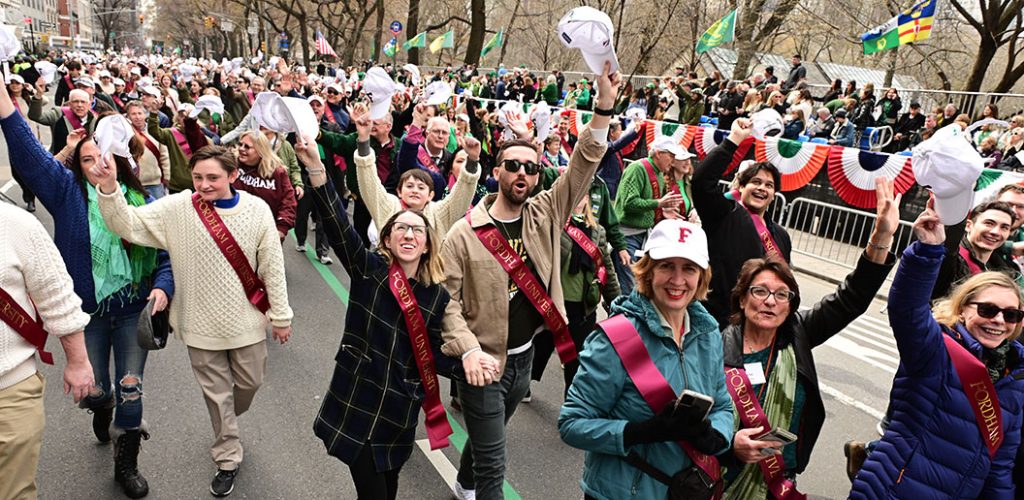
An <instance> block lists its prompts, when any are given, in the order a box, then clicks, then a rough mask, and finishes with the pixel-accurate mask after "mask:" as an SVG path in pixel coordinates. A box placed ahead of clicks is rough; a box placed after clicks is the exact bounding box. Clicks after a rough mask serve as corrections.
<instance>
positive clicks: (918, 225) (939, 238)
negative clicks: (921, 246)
mask: <svg viewBox="0 0 1024 500" xmlns="http://www.w3.org/2000/svg"><path fill="white" fill-rule="evenodd" d="M914 235H916V236H917V239H918V240H919V241H920V242H921V243H925V244H928V245H941V244H943V243H944V242H945V241H946V227H945V226H943V225H942V221H940V220H939V214H938V213H937V212H936V211H935V197H934V196H931V195H930V197H929V198H928V205H927V207H926V208H925V209H924V211H923V212H921V215H918V216H917V220H915V221H914Z"/></svg>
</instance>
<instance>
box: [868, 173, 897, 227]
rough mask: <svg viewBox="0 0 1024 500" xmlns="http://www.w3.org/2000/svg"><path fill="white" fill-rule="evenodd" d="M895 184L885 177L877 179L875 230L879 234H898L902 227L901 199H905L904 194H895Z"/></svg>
mask: <svg viewBox="0 0 1024 500" xmlns="http://www.w3.org/2000/svg"><path fill="white" fill-rule="evenodd" d="M894 186H895V183H894V182H893V181H891V180H889V179H886V178H884V177H878V178H876V179H875V199H876V200H877V203H876V210H877V215H876V216H875V232H876V233H877V234H878V235H879V236H884V237H890V236H892V235H894V234H896V230H897V229H899V227H900V200H901V199H903V195H902V194H897V195H895V196H894V195H893V193H894V191H895V188H894Z"/></svg>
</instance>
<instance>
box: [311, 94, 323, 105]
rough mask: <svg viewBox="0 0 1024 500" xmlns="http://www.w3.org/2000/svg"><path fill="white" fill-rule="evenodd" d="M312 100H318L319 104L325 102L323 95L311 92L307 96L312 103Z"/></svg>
mask: <svg viewBox="0 0 1024 500" xmlns="http://www.w3.org/2000/svg"><path fill="white" fill-rule="evenodd" d="M313 101H316V102H319V103H320V105H321V106H323V105H324V104H326V103H327V101H326V100H324V98H323V96H321V95H320V94H313V95H311V96H309V102H310V103H311V104H312V102H313Z"/></svg>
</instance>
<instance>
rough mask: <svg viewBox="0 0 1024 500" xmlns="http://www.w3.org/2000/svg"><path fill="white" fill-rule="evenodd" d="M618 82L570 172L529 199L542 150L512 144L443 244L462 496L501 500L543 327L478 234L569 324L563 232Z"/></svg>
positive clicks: (603, 86) (600, 151)
mask: <svg viewBox="0 0 1024 500" xmlns="http://www.w3.org/2000/svg"><path fill="white" fill-rule="evenodd" d="M618 82H619V76H618V73H615V74H612V75H610V76H609V75H608V70H607V69H606V70H605V74H603V75H602V76H601V77H599V78H598V84H599V88H600V97H599V98H598V101H597V108H598V109H597V110H596V111H595V114H594V117H593V119H592V120H591V121H590V126H589V132H584V133H581V134H580V137H579V142H578V143H577V145H576V148H575V150H574V152H573V155H572V158H571V160H570V161H569V172H568V175H563V176H562V177H560V178H559V179H558V181H556V182H555V184H554V186H552V187H551V189H550V190H548V191H545V192H543V193H541V194H540V195H537V196H535V197H533V198H530V197H529V195H530V193H531V192H532V191H533V188H534V186H536V185H537V182H538V178H539V175H538V174H539V171H540V166H539V163H538V160H539V153H538V149H537V145H536V144H535V143H533V142H529V141H524V140H514V141H511V142H509V143H506V144H505V145H504V146H502V149H501V150H500V151H499V152H498V155H497V162H496V164H497V166H496V167H495V168H494V176H495V178H497V179H498V184H499V190H498V193H497V194H492V195H489V196H487V197H486V198H484V199H483V200H482V201H481V202H480V203H479V204H478V205H477V206H476V207H474V208H473V209H472V210H471V211H470V213H469V214H468V216H467V217H466V218H463V219H461V220H459V221H457V222H456V223H455V224H454V225H453V226H452V229H451V231H450V232H449V233H448V237H447V239H446V240H445V242H444V246H443V248H442V251H441V255H442V256H443V258H444V262H445V274H446V280H445V287H446V288H447V289H448V292H449V293H450V294H451V296H452V300H451V302H449V303H448V309H447V311H446V312H445V319H444V332H443V335H444V341H445V343H444V346H443V347H442V350H443V351H444V353H445V354H447V355H449V356H459V357H461V358H462V363H463V367H464V369H465V372H466V379H467V380H466V381H465V382H463V381H459V382H457V383H458V387H459V394H460V396H461V400H462V408H463V415H464V416H465V419H466V428H467V431H468V433H469V442H468V443H467V444H466V448H465V449H464V450H463V452H462V460H461V463H460V467H459V475H458V481H457V484H456V492H455V493H456V496H457V497H458V498H462V499H466V498H481V499H488V500H489V499H495V498H502V483H503V481H504V476H505V456H506V455H505V423H506V422H507V421H508V419H509V418H511V416H512V414H513V413H514V412H515V409H516V406H518V404H519V402H520V401H521V400H522V398H523V396H524V395H525V394H526V392H527V390H528V389H529V384H530V371H531V366H532V364H533V344H532V340H533V336H534V335H535V334H536V333H537V332H539V331H541V330H543V329H544V326H545V325H544V320H543V317H542V315H541V313H540V312H538V311H537V309H535V308H534V306H533V304H532V303H531V302H530V300H529V299H528V298H527V297H526V296H525V294H524V293H521V291H520V290H519V287H518V286H517V285H516V283H515V282H514V281H512V280H511V279H510V277H509V275H508V274H507V273H506V272H505V270H504V268H503V267H502V265H501V264H500V263H499V261H498V260H497V258H496V257H495V255H494V254H492V253H491V251H490V250H488V249H487V248H486V247H485V246H484V245H483V243H482V242H481V237H480V236H478V233H477V231H479V230H493V229H497V231H499V232H500V236H501V237H503V238H504V239H505V241H506V244H507V245H509V246H511V248H512V249H514V250H515V251H516V253H518V255H519V258H520V259H521V260H522V262H523V263H524V264H525V266H526V267H527V268H528V269H529V270H530V273H531V274H532V275H533V277H534V278H535V279H536V280H537V281H539V283H540V284H541V285H542V286H543V287H544V289H545V290H546V292H547V294H548V296H549V297H550V299H551V302H553V303H554V305H555V307H556V308H557V314H558V315H560V316H561V317H562V319H563V321H565V311H564V305H563V300H562V287H561V281H560V278H559V270H560V269H561V264H560V260H561V259H560V252H559V243H560V241H561V232H562V228H563V226H564V224H565V222H566V220H568V218H569V215H570V214H571V212H572V208H573V207H574V206H575V205H576V204H577V203H578V202H579V200H580V198H582V197H583V196H585V195H586V193H587V190H588V188H589V186H590V182H591V180H592V179H593V178H594V173H595V172H596V171H597V167H598V165H599V164H600V162H601V158H602V157H603V156H604V152H605V149H607V140H608V120H609V116H611V108H612V106H613V105H614V98H615V91H614V89H615V88H617V86H618ZM470 221H472V222H470ZM488 226H491V227H490V228H488Z"/></svg>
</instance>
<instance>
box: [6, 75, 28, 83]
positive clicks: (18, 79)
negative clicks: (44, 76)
mask: <svg viewBox="0 0 1024 500" xmlns="http://www.w3.org/2000/svg"><path fill="white" fill-rule="evenodd" d="M15 82H17V83H20V84H22V85H24V84H25V79H24V78H22V77H21V75H16V74H14V73H11V74H9V75H7V83H8V84H11V83H15Z"/></svg>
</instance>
